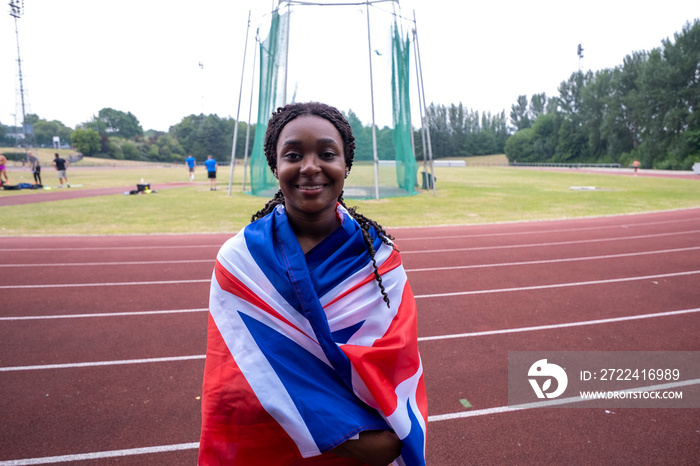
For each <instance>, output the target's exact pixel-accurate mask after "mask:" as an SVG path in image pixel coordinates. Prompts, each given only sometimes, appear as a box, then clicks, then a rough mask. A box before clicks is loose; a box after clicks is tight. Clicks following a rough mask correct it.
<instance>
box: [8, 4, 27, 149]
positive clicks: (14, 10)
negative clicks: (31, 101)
mask: <svg viewBox="0 0 700 466" xmlns="http://www.w3.org/2000/svg"><path fill="white" fill-rule="evenodd" d="M9 5H10V16H12V17H13V18H14V19H15V38H16V39H17V70H18V72H19V96H20V99H21V102H22V136H24V150H25V152H26V157H27V160H29V138H28V137H27V115H26V112H25V109H24V83H23V80H22V59H21V58H20V54H19V29H18V28H17V19H18V18H19V17H20V15H21V14H22V12H21V11H20V6H19V5H18V4H17V3H16V2H15V0H10V3H9ZM15 102H16V101H15ZM15 108H16V107H15ZM15 129H17V124H16V123H15Z"/></svg>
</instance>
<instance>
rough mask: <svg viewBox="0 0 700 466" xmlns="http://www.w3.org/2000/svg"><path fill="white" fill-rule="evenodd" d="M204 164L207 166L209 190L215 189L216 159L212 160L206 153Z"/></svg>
mask: <svg viewBox="0 0 700 466" xmlns="http://www.w3.org/2000/svg"><path fill="white" fill-rule="evenodd" d="M204 166H205V167H207V177H208V178H209V190H210V191H216V160H214V157H212V156H211V155H208V156H207V160H205V161H204Z"/></svg>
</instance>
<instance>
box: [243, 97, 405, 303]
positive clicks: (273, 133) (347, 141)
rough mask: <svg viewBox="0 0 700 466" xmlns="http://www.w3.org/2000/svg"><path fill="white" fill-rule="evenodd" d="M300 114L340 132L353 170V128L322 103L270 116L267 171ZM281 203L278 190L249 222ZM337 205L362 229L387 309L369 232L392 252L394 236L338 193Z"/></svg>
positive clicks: (286, 108) (291, 106)
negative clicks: (286, 130) (284, 132)
mask: <svg viewBox="0 0 700 466" xmlns="http://www.w3.org/2000/svg"><path fill="white" fill-rule="evenodd" d="M303 115H313V116H318V117H321V118H324V119H326V120H328V121H329V122H330V123H331V124H332V125H333V126H335V128H336V129H337V130H338V132H339V133H340V137H341V138H342V140H343V152H344V154H345V165H347V167H348V170H350V167H352V162H353V160H354V157H355V137H354V136H353V134H352V128H351V127H350V124H349V123H348V121H347V119H346V118H345V117H344V116H343V114H342V113H340V111H338V109H336V108H335V107H331V106H330V105H326V104H322V103H320V102H306V103H293V104H289V105H286V106H284V107H280V108H278V109H277V111H276V112H274V113H273V114H272V117H271V118H270V121H269V122H268V125H267V131H266V133H265V145H264V149H265V157H266V158H267V164H268V165H269V166H270V169H271V170H272V171H275V170H276V169H277V141H278V138H279V135H280V133H281V132H282V129H283V128H284V126H285V125H286V124H287V123H289V122H290V121H292V120H294V119H295V118H297V117H299V116H303ZM284 202H285V200H284V194H282V190H281V189H280V190H279V191H277V193H276V194H275V195H274V197H273V198H272V199H270V200H269V201H268V202H267V203H266V204H265V207H263V208H262V209H260V210H259V211H258V212H256V213H255V214H253V217H252V218H251V221H252V222H254V221H255V220H258V219H260V218H263V217H264V216H265V215H267V214H269V213H270V212H272V211H273V210H274V209H275V207H276V206H277V205H279V204H282V205H284ZM338 203H339V204H340V205H342V206H343V207H344V208H345V209H346V210H347V211H348V213H349V214H350V216H352V217H353V218H354V219H355V220H356V221H357V223H358V224H359V225H360V229H361V230H362V237H363V239H364V241H365V246H366V247H367V252H368V254H369V256H370V259H371V260H372V267H374V278H375V280H376V282H377V285H378V286H379V289H380V291H381V293H382V297H383V298H384V302H385V303H386V305H387V307H390V305H389V296H388V295H387V293H386V290H385V288H384V285H383V284H382V277H381V275H380V274H379V269H378V267H377V261H376V260H375V258H374V255H375V250H374V245H373V244H372V236H371V235H370V230H371V229H372V228H374V229H375V231H376V232H377V234H378V235H379V238H380V239H381V241H382V243H384V244H387V245H389V246H391V247H392V248H394V249H395V246H394V243H393V242H392V240H393V239H394V237H393V236H391V235H390V234H389V233H387V232H386V231H385V230H384V227H382V226H381V225H380V224H379V223H377V222H376V221H374V220H372V219H370V218H368V217H365V216H364V215H362V214H360V213H357V211H356V209H357V207H348V206H346V205H345V201H344V200H343V193H342V192H341V193H340V196H338Z"/></svg>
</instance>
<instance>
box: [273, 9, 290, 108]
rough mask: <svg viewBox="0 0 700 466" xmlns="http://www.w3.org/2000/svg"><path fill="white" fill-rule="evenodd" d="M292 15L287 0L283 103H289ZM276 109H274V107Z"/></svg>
mask: <svg viewBox="0 0 700 466" xmlns="http://www.w3.org/2000/svg"><path fill="white" fill-rule="evenodd" d="M291 17H292V7H291V4H290V3H289V2H287V31H286V32H287V40H286V43H285V57H284V89H283V90H282V105H287V75H288V74H289V27H290V22H291ZM273 110H274V109H273Z"/></svg>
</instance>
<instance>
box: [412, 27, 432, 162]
mask: <svg viewBox="0 0 700 466" xmlns="http://www.w3.org/2000/svg"><path fill="white" fill-rule="evenodd" d="M412 32H413V55H414V56H415V57H416V59H415V60H414V61H415V63H416V86H417V88H418V108H419V111H420V122H421V123H420V135H421V137H420V139H421V143H422V145H423V171H424V172H425V173H428V154H427V152H428V149H427V147H426V144H425V140H426V135H425V124H424V123H425V116H424V114H423V112H424V109H423V100H422V98H421V96H422V94H421V89H420V82H419V72H418V50H417V49H416V30H415V28H414V29H413V30H412ZM414 153H415V152H414Z"/></svg>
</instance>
